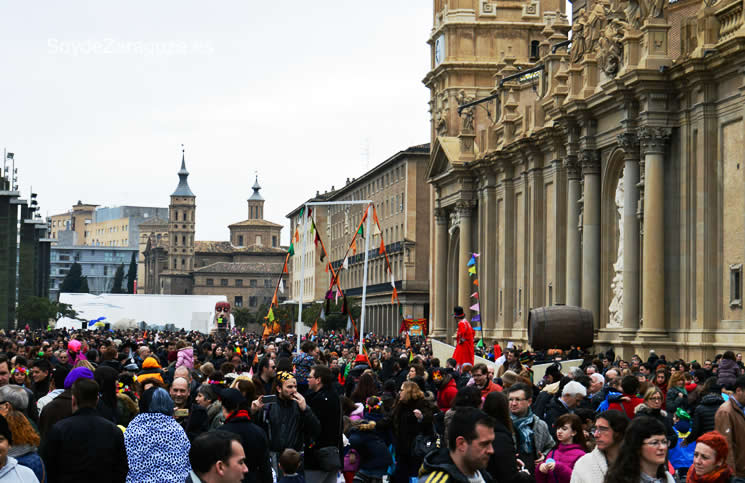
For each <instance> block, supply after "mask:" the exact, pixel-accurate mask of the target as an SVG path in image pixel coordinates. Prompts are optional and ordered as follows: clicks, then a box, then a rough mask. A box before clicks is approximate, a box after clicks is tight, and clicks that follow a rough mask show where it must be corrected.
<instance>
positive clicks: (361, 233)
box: [357, 225, 365, 238]
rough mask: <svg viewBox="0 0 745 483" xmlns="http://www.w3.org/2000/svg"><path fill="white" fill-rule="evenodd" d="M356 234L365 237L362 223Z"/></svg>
mask: <svg viewBox="0 0 745 483" xmlns="http://www.w3.org/2000/svg"><path fill="white" fill-rule="evenodd" d="M357 234H358V235H359V236H361V237H363V238H364V237H365V231H364V230H363V229H362V225H360V229H359V230H357Z"/></svg>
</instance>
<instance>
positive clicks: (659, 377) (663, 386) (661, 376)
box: [652, 367, 668, 404]
mask: <svg viewBox="0 0 745 483" xmlns="http://www.w3.org/2000/svg"><path fill="white" fill-rule="evenodd" d="M667 379H668V378H667V372H665V369H664V368H663V367H660V368H658V369H657V370H656V371H655V373H654V379H652V384H654V385H655V386H657V387H658V388H659V389H660V391H662V394H663V397H665V398H667ZM662 403H663V404H667V401H662Z"/></svg>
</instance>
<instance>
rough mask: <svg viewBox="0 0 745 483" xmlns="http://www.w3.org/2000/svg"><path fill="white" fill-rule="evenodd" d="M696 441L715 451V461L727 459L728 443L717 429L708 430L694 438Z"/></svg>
mask: <svg viewBox="0 0 745 483" xmlns="http://www.w3.org/2000/svg"><path fill="white" fill-rule="evenodd" d="M696 443H697V444H698V443H703V444H705V445H706V446H708V447H709V448H711V449H713V450H714V451H716V453H717V461H722V460H725V459H727V454H728V453H729V445H728V444H727V440H726V439H725V437H724V436H722V435H721V434H720V433H719V432H718V431H709V432H708V433H704V434H703V435H701V436H699V438H698V439H697V440H696Z"/></svg>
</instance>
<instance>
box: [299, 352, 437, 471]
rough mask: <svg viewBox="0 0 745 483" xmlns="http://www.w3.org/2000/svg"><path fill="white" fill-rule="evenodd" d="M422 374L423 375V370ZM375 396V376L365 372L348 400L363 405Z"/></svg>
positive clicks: (376, 388) (376, 387)
mask: <svg viewBox="0 0 745 483" xmlns="http://www.w3.org/2000/svg"><path fill="white" fill-rule="evenodd" d="M420 367H421V366H420ZM422 373H424V370H423V368H422ZM376 394H378V385H377V383H376V381H375V376H374V375H373V373H372V372H365V373H363V374H362V375H361V376H360V378H359V381H357V386H356V387H355V388H354V390H353V391H352V394H351V395H350V396H349V398H350V399H351V400H352V401H354V402H356V403H360V404H363V405H364V404H365V401H367V398H369V397H370V396H375V395H376ZM306 480H307V477H306Z"/></svg>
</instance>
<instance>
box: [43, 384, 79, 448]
mask: <svg viewBox="0 0 745 483" xmlns="http://www.w3.org/2000/svg"><path fill="white" fill-rule="evenodd" d="M70 415H72V390H71V389H65V390H64V391H63V392H62V393H61V394H60V395H59V396H57V397H56V398H54V399H53V400H52V401H51V402H49V404H47V405H46V406H44V409H43V410H42V411H41V415H40V416H39V433H40V434H41V438H42V439H44V437H45V436H46V434H47V432H49V430H50V429H52V426H54V425H55V424H56V423H57V421H61V420H62V419H64V418H66V417H68V416H70Z"/></svg>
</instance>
